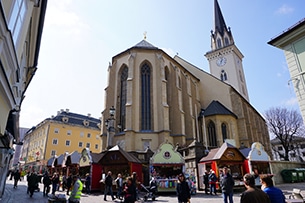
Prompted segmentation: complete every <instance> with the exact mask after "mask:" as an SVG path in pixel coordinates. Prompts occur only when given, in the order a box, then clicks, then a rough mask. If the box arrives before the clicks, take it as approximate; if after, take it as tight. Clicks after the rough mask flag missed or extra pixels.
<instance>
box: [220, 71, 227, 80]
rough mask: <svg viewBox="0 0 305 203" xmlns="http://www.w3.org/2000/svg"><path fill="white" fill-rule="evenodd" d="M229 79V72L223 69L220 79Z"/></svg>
mask: <svg viewBox="0 0 305 203" xmlns="http://www.w3.org/2000/svg"><path fill="white" fill-rule="evenodd" d="M227 79H228V78H227V73H226V71H224V70H221V74H220V80H221V81H226V80H227Z"/></svg>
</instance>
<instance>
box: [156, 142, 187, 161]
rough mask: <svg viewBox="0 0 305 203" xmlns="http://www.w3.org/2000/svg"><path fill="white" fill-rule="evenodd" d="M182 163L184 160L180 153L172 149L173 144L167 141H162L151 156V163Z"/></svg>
mask: <svg viewBox="0 0 305 203" xmlns="http://www.w3.org/2000/svg"><path fill="white" fill-rule="evenodd" d="M166 164H171V165H175V164H177V165H182V164H183V165H184V164H185V161H184V159H183V157H182V156H181V154H180V153H179V152H177V151H176V150H174V147H173V145H171V144H169V143H163V144H161V145H160V147H159V149H158V151H157V152H156V153H155V154H154V155H153V156H152V157H151V165H154V166H157V165H160V166H162V165H166Z"/></svg>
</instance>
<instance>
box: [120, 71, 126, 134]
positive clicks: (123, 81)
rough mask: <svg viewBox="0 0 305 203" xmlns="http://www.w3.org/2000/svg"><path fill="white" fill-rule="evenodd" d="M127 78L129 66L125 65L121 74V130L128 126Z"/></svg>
mask: <svg viewBox="0 0 305 203" xmlns="http://www.w3.org/2000/svg"><path fill="white" fill-rule="evenodd" d="M127 78H128V68H127V66H125V67H124V68H123V70H122V74H121V97H120V125H121V128H120V131H124V130H125V128H126V126H125V125H126V121H125V119H126V101H127Z"/></svg>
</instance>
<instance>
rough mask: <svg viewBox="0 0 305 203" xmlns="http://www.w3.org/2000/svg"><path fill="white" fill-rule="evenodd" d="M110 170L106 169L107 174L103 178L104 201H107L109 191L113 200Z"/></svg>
mask: <svg viewBox="0 0 305 203" xmlns="http://www.w3.org/2000/svg"><path fill="white" fill-rule="evenodd" d="M111 175H112V173H111V171H108V173H107V176H106V178H105V190H104V201H107V194H108V193H110V195H111V197H112V200H114V199H115V198H114V196H113V192H112V181H113V178H112V177H111Z"/></svg>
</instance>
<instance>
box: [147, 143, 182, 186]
mask: <svg viewBox="0 0 305 203" xmlns="http://www.w3.org/2000/svg"><path fill="white" fill-rule="evenodd" d="M184 171H185V161H184V159H183V157H182V156H181V154H180V153H179V152H177V151H176V150H174V147H173V145H171V144H169V143H163V144H161V145H160V147H159V149H158V151H157V152H156V153H155V154H154V155H153V156H152V158H151V161H150V173H151V177H154V178H155V179H156V180H157V182H158V192H174V191H176V185H177V181H178V178H177V176H178V175H179V174H180V173H182V172H184Z"/></svg>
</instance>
